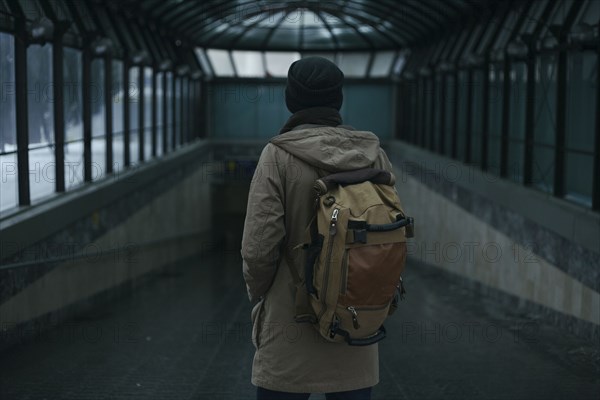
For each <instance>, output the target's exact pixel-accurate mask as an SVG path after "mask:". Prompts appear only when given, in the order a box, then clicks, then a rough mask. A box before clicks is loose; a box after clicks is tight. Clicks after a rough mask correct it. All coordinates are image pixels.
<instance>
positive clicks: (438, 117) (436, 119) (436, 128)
mask: <svg viewBox="0 0 600 400" xmlns="http://www.w3.org/2000/svg"><path fill="white" fill-rule="evenodd" d="M442 83H443V80H442V75H441V74H439V73H438V74H436V75H435V88H436V89H435V101H434V109H435V115H434V116H433V149H434V151H437V152H441V151H442V149H441V148H440V144H441V141H440V139H441V137H442V107H443V106H444V102H443V99H442Z"/></svg>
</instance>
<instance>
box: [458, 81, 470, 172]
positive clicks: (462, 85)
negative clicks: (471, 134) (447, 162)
mask: <svg viewBox="0 0 600 400" xmlns="http://www.w3.org/2000/svg"><path fill="white" fill-rule="evenodd" d="M456 89H457V90H458V108H457V109H456V110H457V111H456V117H457V118H458V121H457V124H458V125H457V128H456V158H457V159H459V160H461V161H464V160H465V150H466V145H467V101H468V94H469V74H468V73H467V71H459V72H458V86H457V88H456Z"/></svg>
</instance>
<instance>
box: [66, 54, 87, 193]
mask: <svg viewBox="0 0 600 400" xmlns="http://www.w3.org/2000/svg"><path fill="white" fill-rule="evenodd" d="M63 56H64V58H63V76H64V114H65V188H66V189H67V190H69V189H71V188H73V187H75V186H78V185H81V184H82V183H83V108H82V102H81V99H82V98H83V97H82V93H81V91H82V89H83V86H82V81H81V74H82V71H81V62H82V61H81V51H79V50H76V49H72V48H68V47H67V48H65V49H64V55H63Z"/></svg>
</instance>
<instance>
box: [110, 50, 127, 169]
mask: <svg viewBox="0 0 600 400" xmlns="http://www.w3.org/2000/svg"><path fill="white" fill-rule="evenodd" d="M112 81H113V83H112V117H113V143H112V146H113V171H114V172H115V173H117V172H120V171H122V170H123V166H124V165H125V141H124V140H123V131H124V130H125V128H124V125H123V122H124V121H123V118H124V117H123V114H124V113H125V104H124V102H123V99H124V97H125V95H124V91H125V88H124V86H123V62H122V61H119V60H113V62H112Z"/></svg>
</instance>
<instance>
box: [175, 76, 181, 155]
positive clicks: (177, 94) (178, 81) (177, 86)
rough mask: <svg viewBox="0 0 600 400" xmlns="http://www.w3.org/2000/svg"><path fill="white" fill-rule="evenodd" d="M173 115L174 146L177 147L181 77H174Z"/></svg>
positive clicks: (178, 142) (179, 130)
mask: <svg viewBox="0 0 600 400" xmlns="http://www.w3.org/2000/svg"><path fill="white" fill-rule="evenodd" d="M174 79H175V115H174V120H173V124H174V129H175V143H174V144H175V146H174V147H179V144H180V143H181V77H175V78H174Z"/></svg>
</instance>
